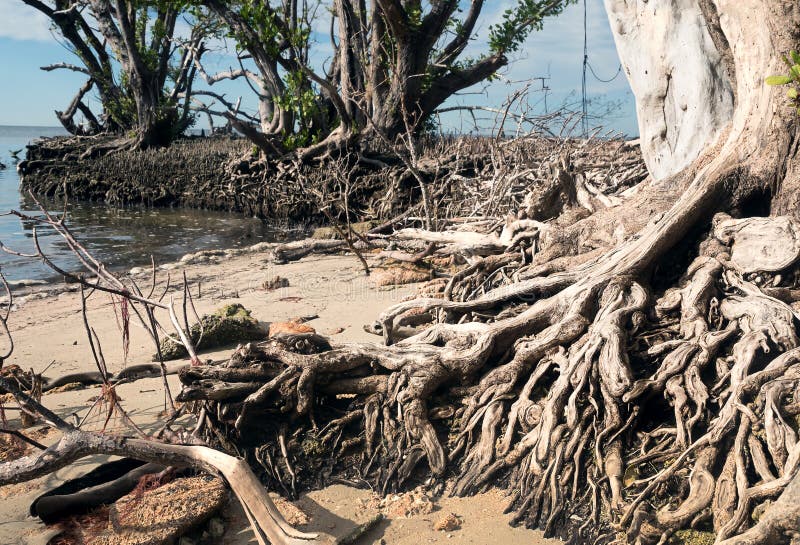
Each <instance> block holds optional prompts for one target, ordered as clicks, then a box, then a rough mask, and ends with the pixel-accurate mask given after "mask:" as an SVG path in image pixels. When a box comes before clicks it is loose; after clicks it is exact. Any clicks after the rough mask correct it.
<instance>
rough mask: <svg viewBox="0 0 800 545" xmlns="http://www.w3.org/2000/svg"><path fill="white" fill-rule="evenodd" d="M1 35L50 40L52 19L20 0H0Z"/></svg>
mask: <svg viewBox="0 0 800 545" xmlns="http://www.w3.org/2000/svg"><path fill="white" fill-rule="evenodd" d="M0 37H2V38H12V39H14V40H34V41H50V40H52V39H53V36H52V34H50V21H49V20H48V19H47V17H46V16H45V15H44V14H43V13H41V12H39V11H37V10H36V9H34V8H32V7H30V6H28V5H26V4H23V3H22V2H20V1H19V0H0Z"/></svg>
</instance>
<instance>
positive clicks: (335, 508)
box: [0, 252, 558, 545]
mask: <svg viewBox="0 0 800 545" xmlns="http://www.w3.org/2000/svg"><path fill="white" fill-rule="evenodd" d="M201 261H205V262H204V263H193V264H188V265H179V266H168V267H167V269H169V270H161V271H159V274H158V276H159V285H158V286H157V288H156V293H159V294H160V293H161V292H162V291H163V290H164V285H165V284H164V283H165V281H166V278H167V275H169V276H170V278H171V279H172V288H171V289H170V290H169V291H168V292H167V295H166V298H165V300H169V298H170V297H174V298H175V299H176V305H177V306H179V301H180V294H181V290H182V286H181V285H180V282H176V279H180V278H182V275H183V274H184V273H185V274H186V276H187V278H188V280H189V283H190V286H191V290H192V294H193V296H194V301H195V305H196V307H197V311H198V313H200V314H201V315H202V314H207V313H211V312H213V311H214V310H215V309H217V308H219V307H221V306H223V305H227V304H231V303H239V304H242V305H243V306H244V307H245V308H247V309H249V310H250V311H251V312H252V315H253V316H254V317H255V318H256V319H258V320H259V321H260V322H262V324H263V325H264V327H268V324H269V323H271V322H282V321H287V320H290V319H293V318H300V317H305V318H310V317H313V318H312V319H311V320H310V321H309V322H308V324H309V325H311V326H312V327H314V328H315V329H316V330H317V331H318V332H319V333H321V334H323V335H326V336H329V337H330V338H331V339H332V340H335V341H373V342H379V341H380V339H378V338H377V337H375V336H374V335H371V334H369V333H367V332H365V331H364V329H363V325H364V324H368V323H370V322H371V321H372V320H373V319H374V318H375V317H376V316H377V315H378V313H379V312H380V311H381V310H382V309H383V308H385V307H386V306H387V305H389V304H391V303H392V302H396V301H399V300H401V299H403V298H405V297H408V296H410V295H412V294H413V293H414V292H415V286H414V285H406V286H399V287H389V288H387V287H380V288H379V287H376V286H375V285H374V283H373V282H372V281H371V280H370V279H369V278H367V277H365V276H364V274H363V271H362V270H361V268H360V265H359V263H358V261H357V260H356V258H355V257H353V256H314V257H310V258H305V259H303V260H300V261H298V262H293V263H289V264H285V265H275V264H272V263H269V261H268V259H267V256H266V254H264V253H258V252H254V253H246V254H243V255H236V256H224V255H223V256H218V257H216V258H213V259H205V258H203V259H201ZM276 276H280V277H282V278H285V279H287V280H288V282H289V285H288V286H287V287H282V288H279V289H275V290H267V289H265V288H264V287H263V286H264V284H265V282H267V281H269V280H272V279H274V278H275V277H276ZM136 278H137V281H139V282H140V283H142V284H146V283H147V281H148V280H147V279H148V274H147V273H146V272H145V273H139V274H138V275H137V276H136ZM54 288H55V286H36V287H34V288H33V291H32V292H30V293H28V294H27V295H25V296H23V297H20V298H18V299H17V303H18V304H17V306H16V307H15V309H14V310H13V312H12V315H11V319H10V328H11V333H12V336H13V338H14V343H15V346H16V348H15V351H14V354H13V356H12V357H11V358H9V360H8V361H7V362H6V365H12V364H16V365H19V366H20V367H21V368H23V369H26V370H27V369H34V370H35V371H36V372H42V371H44V370H45V369H46V372H45V373H44V374H45V375H46V376H48V377H58V376H60V375H63V374H67V373H75V372H82V371H92V370H95V364H94V362H93V359H92V355H91V350H90V347H89V343H88V341H87V335H86V331H85V327H84V324H83V321H82V319H81V312H80V294H79V292H78V291H76V290H75V289H72V288H71V289H70V290H69V291H63V287H62V288H60V290H62V291H61V292H60V293H53V291H54ZM55 291H59V290H55ZM117 310H118V309H117ZM87 317H88V320H89V324H90V326H91V327H92V328H93V329H94V330H95V331H96V333H97V336H98V338H99V339H100V341H101V343H102V350H103V354H104V356H105V360H106V362H107V364H108V366H109V370H110V371H111V372H113V373H116V372H119V371H120V370H121V369H122V368H123V367H124V366H125V365H134V364H139V363H146V362H150V361H151V358H152V354H153V353H154V347H153V344H152V341H151V340H150V338H149V336H148V335H147V333H146V332H145V331H144V330H143V329H142V328H141V327H138V326H136V325H133V324H134V322H132V327H131V334H130V346H129V352H128V355H127V362H126V358H125V354H124V351H123V345H122V335H121V330H120V326H119V320H118V316H117V313H116V312H115V307H114V305H113V304H112V303H111V300H110V297H109V296H107V295H104V294H99V293H97V294H94V295H93V296H92V297H91V298H90V300H89V304H88V311H87ZM161 318H162V319H164V321H165V322H166V316H161ZM234 348H235V346H228V347H223V348H219V349H213V350H207V351H201V358H202V359H203V360H207V359H211V360H215V361H216V360H223V359H225V358H226V357H227V356H228V355H229V354H230V352H231V351H232V350H233V349H234ZM169 379H170V380H169V382H170V387H171V388H172V393H173V395H174V394H175V393H176V392H177V391H178V390H179V387H180V386H179V383H178V380H177V377H176V376H174V375H173V376H170V377H169ZM118 390H119V395H120V397H121V398H122V404H123V406H124V407H125V408H126V409H127V410H128V411H129V412H130V414H131V416H132V417H133V419H134V421H135V422H136V423H137V424H138V425H140V426H142V427H143V428H144V429H147V430H154V429H156V428H157V426H158V420H159V416H160V415H162V414H163V411H164V409H165V396H164V391H163V387H162V384H161V379H158V378H154V379H142V380H139V381H136V382H134V383H130V384H124V385H122V386H120V387H119V389H118ZM98 393H99V388H98V387H89V388H86V389H81V390H73V391H66V392H59V393H50V394H46V395H45V397H44V402H45V405H47V406H48V407H50V408H51V409H54V410H55V411H56V412H57V413H58V414H60V415H61V416H63V417H65V418H70V419H74V418H78V419H80V420H84V419H85V421H86V424H85V426H87V427H89V428H95V429H99V428H101V427H102V426H103V425H104V423H105V415H104V414H103V413H102V412H101V411H100V410H99V408H98V407H96V406H95V407H94V408H93V409H91V413H90V414H88V417H87V413H88V412H89V411H90V407H92V406H93V405H94V399H95V398H96V396H97V395H98ZM18 414H19V413H18V412H14V411H10V412H9V417H10V419H11V420H10V425H11V426H12V427H13V426H16V425H18ZM73 415H75V416H73ZM34 429H41V426H36V427H34ZM107 429H119V430H120V431H121V430H122V429H123V428H122V425H121V423H120V422H118V421H117V420H116V419H114V418H112V420H111V421H110V422H109V423H108V426H107ZM37 437H39V440H40V441H41V442H43V443H45V444H50V443H52V442H54V441H55V440H57V438H58V433H57V432H52V431H51V432H47V430H44V431H42V432H40V433H38V435H37ZM104 460H105V458H104V457H91V458H85V459H83V460H81V461H79V462H77V463H75V464H73V465H70V466H68V467H66V468H64V469H62V470H60V471H58V472H56V473H54V474H52V475H50V476H48V477H44V478H41V479H37V480H35V481H32V482H29V483H23V484H19V485H11V486H5V487H2V488H0V499H2V501H0V543H9V544H15V543H29V542H30V541H28V539H29V538H30V537H31V536H34V535H37V534H40V533H41V530H42V529H43V525H42V524H41V523H40V522H39V521H38V519H34V518H32V517H30V516H28V514H27V513H28V507H29V505H30V503H31V501H32V500H33V499H34V498H35V497H37V496H38V495H39V494H41V493H42V492H44V491H45V490H46V489H48V488H51V487H53V486H56V485H57V484H59V483H60V482H61V481H63V480H64V479H67V478H72V477H75V476H78V475H81V474H83V473H85V472H86V471H88V470H90V469H91V468H93V467H95V466H96V465H97V464H98V463H100V462H102V461H104ZM400 499H402V498H395V500H400ZM387 502H388V503H387ZM384 503H387V505H389V507H388V508H387V507H386V505H384V506H383V507H382V506H380V501H379V498H377V496H374V495H373V494H372V493H371V492H370V491H369V490H359V489H355V488H351V487H347V486H344V485H341V484H337V485H332V486H329V487H327V488H324V489H322V490H317V491H313V492H310V493H308V494H306V495H304V496H303V497H302V498H301V499H300V500H298V502H296V505H297V507H299V508H300V509H301V510H302V511H303V512H304V513H305V514H306V515H307V516H308V519H309V520H308V521H307V523H306V524H305V525H303V526H302V528H303V529H306V530H310V531H319V532H322V533H326V534H329V535H331V536H332V537H334V538H336V537H341V536H343V535H346V534H347V533H348V532H349V531H350V530H351V529H352V528H353V527H355V525H357V524H361V523H363V522H365V521H366V520H369V519H370V518H374V517H375V515H376V514H377V513H379V512H381V513H383V514H384V515H385V519H384V520H382V521H381V522H380V523H378V524H377V525H376V526H375V527H374V528H373V529H372V530H371V531H370V532H369V533H368V534H366V535H365V536H363V537H362V538H361V539H360V540H359V541H358V542H357V543H364V544H370V545H371V544H373V543H381V542H383V543H388V544H400V545H403V544H408V545H410V544H412V543H436V542H447V543H464V544H467V543H474V544H479V543H489V542H496V543H506V544H510V545H515V544H520V545H521V544H523V543H524V544H528V545H530V544H535V545H540V544H541V545H543V544H546V543H558V542H557V541H551V540H546V539H544V538H542V536H541V533H539V532H535V531H531V530H526V529H523V528H512V527H511V526H509V525H508V520H509V518H510V515H504V514H502V512H503V509H504V507H505V498H504V495H503V494H502V493H501V492H499V491H490V492H488V493H485V494H482V495H480V496H476V497H472V498H449V497H441V498H430V503H431V505H430V507H429V508H427V509H425V510H423V511H427V512H419V513H414V512H410V513H409V512H407V511H404V510H402V509H392V507H391V505H392V499H391V498H390V499H389V500H386V501H385V502H384ZM451 513H452V514H453V515H455V516H456V517H457V519H458V520H459V523H460V525H459V528H458V529H455V530H452V531H442V530H438V531H437V530H436V529H435V526H436V525H437V522H438V521H439V520H440V519H442V517H444V516H447V515H449V514H451ZM221 516H222V518H223V520H225V526H226V534H225V536H224V538H222V543H225V544H236V545H238V544H244V543H255V539H254V538H253V536H252V532H251V531H250V530H249V527H248V524H247V521H246V519H245V517H244V514H243V513H242V511H241V509H240V508H239V507H238V504H236V502H235V501H233V502H231V503H230V505H229V507H228V508H226V509H225V510H224V511H223V513H222V515H221ZM381 540H383V541H381Z"/></svg>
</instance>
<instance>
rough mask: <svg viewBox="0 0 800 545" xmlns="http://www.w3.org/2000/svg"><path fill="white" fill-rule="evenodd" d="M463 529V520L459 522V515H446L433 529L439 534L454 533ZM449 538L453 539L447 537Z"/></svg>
mask: <svg viewBox="0 0 800 545" xmlns="http://www.w3.org/2000/svg"><path fill="white" fill-rule="evenodd" d="M460 527H461V520H459V518H458V515H456V514H455V513H447V514H446V515H444V516H442V517H441V518H439V520H437V521H436V524H434V525H433V529H434V530H436V531H437V532H439V531H441V532H452V531H453V530H458V529H459V528H460ZM447 537H452V536H451V535H450V536H447Z"/></svg>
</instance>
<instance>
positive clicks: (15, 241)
mask: <svg viewBox="0 0 800 545" xmlns="http://www.w3.org/2000/svg"><path fill="white" fill-rule="evenodd" d="M60 134H65V133H64V131H63V130H62V129H60V128H57V127H12V126H3V125H0V163H4V164H5V165H6V168H5V169H0V213H2V212H6V211H8V210H19V211H22V212H27V213H30V214H37V213H38V212H37V210H36V207H35V205H34V203H33V202H32V200H31V199H30V197H28V196H27V195H23V194H22V193H21V192H20V190H19V177H18V176H17V170H16V162H15V160H14V159H12V157H11V151H12V150H14V151H16V150H20V149H22V150H23V151H22V152H21V153H20V159H22V158H24V155H25V152H24V148H25V145H26V144H27V143H28V142H30V141H31V140H34V139H36V138H40V137H43V136H56V135H60ZM46 205H47V206H48V207H50V208H51V209H52V210H54V211H56V210H62V209H63V203H56V202H52V201H50V202H47V203H46ZM67 224H68V225H69V227H70V229H71V230H72V232H73V233H74V234H75V236H76V238H78V240H79V241H80V242H81V243H82V244H83V245H84V246H85V247H86V248H87V249H89V251H90V252H91V253H92V254H93V255H94V256H95V257H96V258H99V259H100V260H101V261H103V262H104V263H105V264H106V265H107V266H108V267H109V268H111V269H115V268H117V269H128V268H130V267H133V266H142V265H149V263H150V256H151V255H152V256H153V258H154V259H155V261H156V264H158V263H166V262H169V261H175V260H176V259H177V258H179V257H180V256H182V255H184V254H187V253H189V252H195V251H197V250H202V249H209V248H234V247H240V246H249V245H251V244H255V243H256V242H261V241H274V240H281V239H284V238H286V235H287V234H286V232H285V231H283V230H279V229H275V228H272V227H270V226H268V225H267V224H265V223H264V222H262V221H261V220H258V219H253V218H245V217H242V216H240V215H237V214H228V213H224V212H211V211H207V210H184V209H174V208H145V207H127V208H112V207H108V206H105V205H102V204H97V203H70V206H69V209H68V220H67ZM37 234H38V235H39V240H40V243H41V245H42V248H43V250H44V251H45V253H46V254H48V256H49V257H51V258H52V259H53V260H54V261H55V262H56V263H57V264H58V265H59V266H61V267H62V268H64V269H66V270H70V271H77V270H80V269H79V263H78V262H77V260H76V259H75V257H74V256H73V255H72V253H71V252H70V251H69V250H68V249H67V247H66V244H65V243H64V242H63V240H61V238H60V237H59V236H58V235H56V234H54V233H53V232H51V231H49V230H47V229H41V228H40V229H37ZM0 241H2V242H3V244H4V245H5V246H7V247H9V248H13V249H14V250H17V251H19V252H23V253H34V248H33V226H32V225H30V222H26V221H22V220H20V219H19V218H17V217H16V216H8V215H5V216H0ZM0 270H2V271H3V273H4V274H5V275H6V277H7V278H8V279H10V280H21V279H49V278H54V276H55V275H54V273H53V271H52V270H51V269H49V268H47V267H46V266H45V265H44V264H42V263H41V262H40V261H39V260H37V259H30V258H20V257H16V256H11V255H8V254H7V253H5V252H0Z"/></svg>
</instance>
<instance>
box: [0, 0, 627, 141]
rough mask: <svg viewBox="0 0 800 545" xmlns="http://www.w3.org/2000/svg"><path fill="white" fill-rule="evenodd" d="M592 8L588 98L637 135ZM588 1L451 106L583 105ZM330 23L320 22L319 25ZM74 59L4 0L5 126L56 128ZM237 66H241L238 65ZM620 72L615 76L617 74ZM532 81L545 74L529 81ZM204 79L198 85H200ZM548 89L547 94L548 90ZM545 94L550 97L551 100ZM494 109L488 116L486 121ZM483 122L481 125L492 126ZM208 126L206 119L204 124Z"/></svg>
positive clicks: (608, 124) (0, 3)
mask: <svg viewBox="0 0 800 545" xmlns="http://www.w3.org/2000/svg"><path fill="white" fill-rule="evenodd" d="M585 1H586V10H587V12H586V13H587V38H588V55H589V63H590V65H591V67H592V68H593V69H594V72H595V73H596V76H597V77H598V78H602V79H604V80H608V79H612V78H613V79H612V81H610V82H604V81H600V80H599V79H597V78H595V77H594V76H593V75H592V73H591V72H589V74H588V76H587V78H588V79H587V96H588V98H589V100H590V101H591V104H592V108H593V109H594V110H595V111H598V112H599V111H607V110H608V106H609V105H612V106H613V107H612V108H611V113H610V114H608V115H607V116H606V117H605V118H604V119H603V120H602V121H600V120H594V119H593V120H592V123H591V124H592V125H596V124H602V125H603V126H604V127H605V128H606V129H609V130H614V131H617V132H619V133H622V134H627V135H629V136H635V135H636V134H638V129H637V124H636V113H635V105H634V99H633V95H632V93H631V91H630V87H629V86H628V81H627V80H626V78H625V75H624V73H622V72H621V71H620V70H619V68H620V65H619V58H618V56H617V52H616V49H615V47H614V40H613V38H612V35H611V30H610V28H609V24H608V18H607V16H606V13H605V10H604V8H603V2H602V0H585ZM514 4H516V0H486V2H485V5H484V10H483V14H482V19H481V23H480V24H479V26H478V28H477V32H476V37H475V39H474V40H473V41H472V42H471V43H470V45H469V47H468V49H467V51H465V55H470V54H472V55H477V54H478V53H480V52H481V51H485V50H486V38H487V36H488V29H489V26H490V25H491V24H492V23H494V22H498V21H499V20H500V19H501V17H502V13H503V11H505V10H506V9H508V8H509V7H511V6H513V5H514ZM583 10H584V5H583V0H579V2H578V3H576V4H573V5H571V6H569V7H568V8H567V9H566V10H565V11H564V13H563V14H562V15H560V16H558V17H554V18H549V19H546V20H545V22H544V28H543V30H542V31H540V32H534V33H532V34H531V35H530V37H529V38H528V39H527V40H526V42H525V44H524V45H523V46H522V47H521V48H520V50H519V51H518V52H517V53H515V54H514V55H513V56H512V57H511V59H510V60H511V63H510V65H509V66H508V67H506V68H505V69H504V70H503V71H502V72H501V74H500V75H501V77H500V78H499V79H498V80H497V81H494V82H492V83H490V84H488V85H487V84H479V85H476V86H474V87H473V88H471V89H469V90H468V91H467V92H465V93H464V94H462V95H459V96H455V97H452V98H451V99H450V100H449V101H448V103H446V104H445V106H456V105H480V106H489V107H494V108H502V107H503V104H504V102H505V100H506V99H507V97H508V96H511V95H512V94H513V93H515V92H517V91H518V90H520V89H523V88H526V87H527V89H529V92H528V93H527V94H526V95H525V98H526V100H527V104H528V105H529V107H528V112H530V113H535V114H543V113H545V103H546V107H547V111H552V110H553V109H554V108H557V107H558V106H560V105H562V104H571V105H573V107H578V108H579V105H578V106H576V105H577V104H578V102H579V101H580V96H581V77H582V59H583V16H584V11H583ZM326 27H327V23H326V22H325V21H324V19H322V20H320V30H322V29H326ZM315 36H319V37H320V39H319V43H317V44H316V45H315V47H314V49H313V53H312V58H313V59H314V61H315V62H317V63H323V62H325V61H326V60H328V59H329V58H330V53H331V46H330V44H329V43H328V41H327V38H325V36H327V30H325V31H324V32H322V31H321V32H318V33H315ZM61 61H66V62H71V61H74V56H73V55H72V54H71V53H70V52H69V51H68V50H67V49H65V47H64V46H63V45H61V44H60V43H59V42H58V41H57V40H56V39H55V37H54V36H53V34H51V32H50V30H49V24H48V21H47V19H46V18H45V17H44V16H43V15H41V14H39V13H38V12H37V11H36V10H34V9H33V8H30V7H29V6H27V5H25V4H24V3H23V2H22V1H21V0H0V125H41V126H52V125H58V122H57V120H56V118H55V115H54V113H53V112H54V111H55V110H61V109H64V108H65V107H66V106H67V104H68V103H69V101H70V100H71V99H72V96H73V95H74V94H75V92H76V91H77V89H78V88H79V87H80V86H81V85H82V84H83V83H84V81H85V76H83V75H82V74H76V73H74V72H69V71H66V70H56V71H52V72H45V71H43V70H40V68H39V67H40V66H44V65H48V64H52V63H56V62H61ZM232 61H233V59H232V57H231V55H229V54H225V53H224V52H223V53H221V54H218V55H216V56H215V57H213V58H211V59H208V63H207V66H206V70H207V71H208V72H209V73H213V72H214V71H216V70H220V69H226V68H228V67H229V66H231V65H232V64H233V62H232ZM234 65H235V64H234ZM615 75H616V77H614V76H615ZM531 78H547V79H544V80H538V79H537V80H534V81H530V80H531ZM203 86H204V84H200V85H199V87H200V88H202V87H203ZM543 86H544V87H546V88H547V91H543V90H542V87H543ZM213 90H214V91H216V92H223V93H225V95H226V97H227V98H228V99H231V100H235V99H236V97H238V96H240V95H241V96H242V97H243V104H244V105H245V106H246V107H248V108H251V109H254V108H255V101H254V98H253V96H252V93H251V91H250V90H249V88H248V87H247V85H246V84H244V83H237V82H227V83H225V84H222V85H220V84H218V85H215V86H214V88H213ZM545 98H546V100H545ZM490 115H491V114H482V117H483V118H487V116H490ZM442 124H443V125H444V127H445V129H446V130H452V131H461V132H466V131H469V130H471V129H473V127H474V125H473V121H472V118H471V117H470V115H469V114H467V113H465V112H452V113H449V114H445V115H443V116H442ZM491 124H492V123H491V120H489V119H485V120H484V121H483V122H482V128H484V129H486V128H491ZM205 125H207V124H206V122H205V120H203V121H202V122H201V123H199V124H198V128H199V127H203V126H205Z"/></svg>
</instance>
